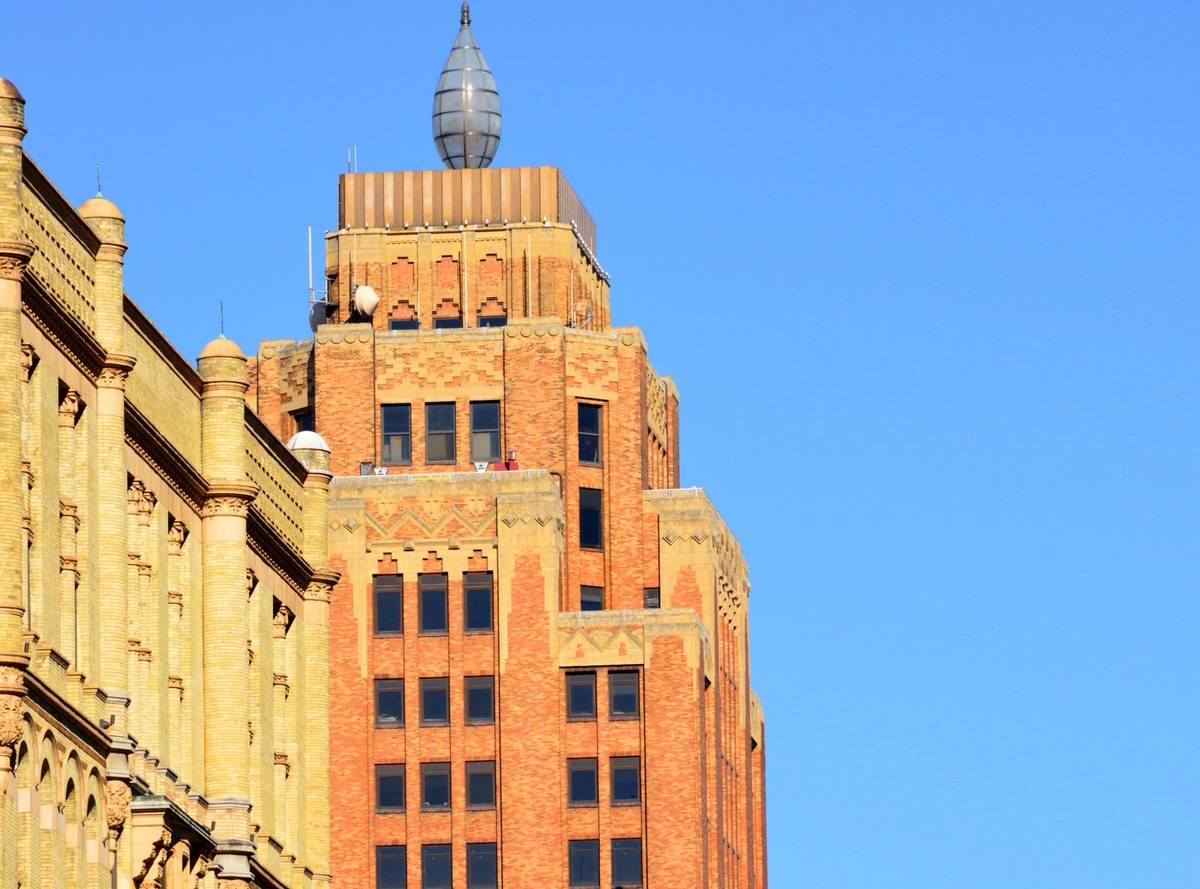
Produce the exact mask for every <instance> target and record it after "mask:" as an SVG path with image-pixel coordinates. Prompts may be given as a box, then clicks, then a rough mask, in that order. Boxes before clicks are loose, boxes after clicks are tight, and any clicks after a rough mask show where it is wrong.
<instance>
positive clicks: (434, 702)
mask: <svg viewBox="0 0 1200 889" xmlns="http://www.w3.org/2000/svg"><path fill="white" fill-rule="evenodd" d="M449 722H450V680H449V679H445V678H442V679H422V680H421V725H446V724H447V723H449Z"/></svg>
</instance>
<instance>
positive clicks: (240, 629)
mask: <svg viewBox="0 0 1200 889" xmlns="http://www.w3.org/2000/svg"><path fill="white" fill-rule="evenodd" d="M198 364H199V368H200V377H201V379H202V380H203V386H202V388H201V395H200V398H201V468H202V471H203V473H204V477H205V479H206V480H207V481H208V494H207V496H206V498H205V502H204V508H203V510H202V516H203V523H204V527H203V534H202V540H203V550H202V552H203V562H204V571H203V575H204V576H203V592H202V600H203V616H204V617H203V623H204V778H205V786H204V794H205V796H206V797H208V804H209V808H208V810H209V812H210V813H211V814H212V819H213V823H214V827H213V837H214V839H215V840H216V843H217V855H216V861H215V862H214V863H215V864H217V865H219V866H220V874H219V883H218V885H219V886H220V887H221V889H235V887H238V889H240V886H241V884H245V885H250V883H251V879H252V877H251V873H250V857H251V856H252V855H253V854H254V841H253V839H252V836H251V831H250V732H249V712H248V709H247V703H246V699H247V695H246V690H247V688H248V687H249V682H250V670H249V665H248V664H247V661H246V621H247V602H246V516H247V513H248V511H249V507H250V502H251V501H252V500H253V499H254V497H255V495H256V494H257V489H256V488H255V487H254V485H252V484H249V483H248V482H247V481H246V469H245V466H246V444H245V430H246V420H245V411H246V390H247V388H248V381H247V375H246V358H245V356H244V355H243V354H242V351H241V349H239V348H238V347H237V346H236V345H235V344H234V343H233V342H232V341H230V340H227V339H225V338H224V337H221V338H219V339H216V340H213V341H212V342H211V343H209V344H208V345H207V346H205V348H204V351H203V352H201V353H200V358H199V362H198Z"/></svg>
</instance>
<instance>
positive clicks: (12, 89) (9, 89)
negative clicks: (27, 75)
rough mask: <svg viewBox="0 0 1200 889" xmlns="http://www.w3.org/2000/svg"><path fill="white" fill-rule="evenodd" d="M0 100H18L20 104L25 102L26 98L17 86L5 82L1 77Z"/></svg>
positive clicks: (7, 81)
mask: <svg viewBox="0 0 1200 889" xmlns="http://www.w3.org/2000/svg"><path fill="white" fill-rule="evenodd" d="M0 99H16V100H17V101H18V102H24V101H25V97H24V96H22V95H21V91H20V90H19V89H17V85H16V84H15V83H13V82H12V81H11V80H5V79H4V78H3V77H0Z"/></svg>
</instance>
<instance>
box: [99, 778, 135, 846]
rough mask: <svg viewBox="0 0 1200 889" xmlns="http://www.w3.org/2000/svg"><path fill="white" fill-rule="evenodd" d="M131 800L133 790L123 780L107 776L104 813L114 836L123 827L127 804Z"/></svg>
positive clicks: (110, 831) (126, 814)
mask: <svg viewBox="0 0 1200 889" xmlns="http://www.w3.org/2000/svg"><path fill="white" fill-rule="evenodd" d="M132 800H133V791H132V790H130V789H129V785H128V784H126V783H125V782H124V781H118V780H117V779H115V778H109V779H108V780H107V781H106V782H105V783H104V815H105V818H106V819H107V821H108V830H109V834H110V835H111V836H116V835H117V834H119V833H120V832H121V829H122V828H124V827H125V822H126V821H127V820H128V819H129V804H130V802H132Z"/></svg>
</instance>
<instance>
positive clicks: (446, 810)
mask: <svg viewBox="0 0 1200 889" xmlns="http://www.w3.org/2000/svg"><path fill="white" fill-rule="evenodd" d="M421 812H422V813H423V814H426V815H438V814H444V815H449V814H450V807H449V806H421Z"/></svg>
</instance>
